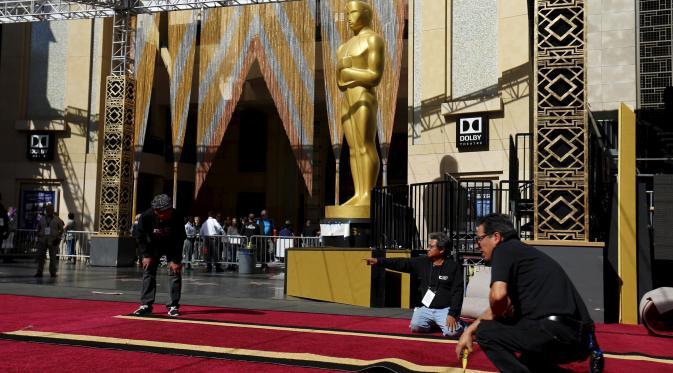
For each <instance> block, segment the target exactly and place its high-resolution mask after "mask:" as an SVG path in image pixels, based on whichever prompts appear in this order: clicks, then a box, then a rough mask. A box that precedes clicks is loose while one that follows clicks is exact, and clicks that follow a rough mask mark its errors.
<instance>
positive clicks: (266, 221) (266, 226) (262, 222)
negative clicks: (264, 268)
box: [257, 210, 275, 265]
mask: <svg viewBox="0 0 673 373" xmlns="http://www.w3.org/2000/svg"><path fill="white" fill-rule="evenodd" d="M257 225H258V226H259V231H260V234H261V235H262V236H265V237H264V238H263V241H264V243H263V244H262V245H263V247H262V248H257V250H260V251H263V252H262V254H263V255H264V257H263V258H261V259H262V263H264V262H266V260H265V259H268V260H272V259H273V258H272V256H273V251H274V250H273V237H272V236H275V233H274V225H273V220H271V219H270V218H269V216H268V215H267V214H266V210H262V211H261V212H260V213H259V219H258V220H257ZM264 248H266V251H265V252H264ZM262 265H264V264H262Z"/></svg>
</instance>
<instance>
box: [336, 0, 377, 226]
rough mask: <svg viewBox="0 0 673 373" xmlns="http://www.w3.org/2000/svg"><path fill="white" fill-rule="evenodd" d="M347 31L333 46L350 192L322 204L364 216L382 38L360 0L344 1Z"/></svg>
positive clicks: (372, 178) (373, 174) (371, 176)
mask: <svg viewBox="0 0 673 373" xmlns="http://www.w3.org/2000/svg"><path fill="white" fill-rule="evenodd" d="M346 15H347V19H348V27H349V28H350V29H351V30H352V31H353V34H354V35H353V37H352V38H350V39H349V40H348V41H346V42H345V43H344V44H342V45H341V46H339V49H337V56H336V57H337V78H338V80H339V81H338V86H339V89H340V90H341V91H342V92H344V95H345V98H346V99H345V102H344V103H343V104H342V106H341V124H342V126H343V130H344V135H345V136H346V142H347V143H348V147H349V149H350V153H349V157H350V166H351V174H352V175H353V186H354V187H355V195H354V196H353V197H352V198H351V199H349V200H348V201H347V202H345V203H343V204H342V205H340V206H327V207H326V208H325V217H326V218H368V217H369V206H370V191H371V189H372V188H373V187H374V185H375V184H376V180H377V179H378V176H379V156H378V153H377V151H376V110H377V108H378V103H377V101H376V93H375V91H374V89H375V87H376V86H377V85H378V84H379V81H380V80H381V76H382V75H383V65H384V43H383V38H381V36H380V35H378V34H376V33H375V32H374V31H373V30H372V28H371V21H372V8H371V6H370V5H369V4H367V3H365V2H362V1H350V2H348V3H347V5H346Z"/></svg>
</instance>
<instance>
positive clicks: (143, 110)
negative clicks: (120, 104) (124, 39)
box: [132, 13, 160, 214]
mask: <svg viewBox="0 0 673 373" xmlns="http://www.w3.org/2000/svg"><path fill="white" fill-rule="evenodd" d="M159 17H160V15H159V14H158V13H157V14H139V15H138V16H137V18H136V40H135V79H136V106H135V126H134V133H133V145H134V155H133V202H132V203H133V206H132V213H133V214H135V213H136V196H137V195H138V193H137V191H138V173H139V172H140V158H141V154H142V151H143V145H144V144H145V132H147V118H148V116H149V111H150V100H151V98H152V83H154V63H155V61H156V56H157V50H158V47H159Z"/></svg>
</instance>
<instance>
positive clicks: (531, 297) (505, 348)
mask: <svg viewBox="0 0 673 373" xmlns="http://www.w3.org/2000/svg"><path fill="white" fill-rule="evenodd" d="M478 224H479V225H478V227H477V232H476V234H477V237H476V240H477V245H478V247H479V249H480V250H481V252H482V256H483V258H484V259H485V260H486V261H487V262H490V263H491V289H490V293H489V304H490V307H489V308H488V309H487V310H486V311H485V312H484V313H483V314H482V315H481V316H480V317H479V318H478V319H477V320H476V321H475V322H474V323H473V324H472V325H470V327H468V328H467V329H466V330H465V332H464V333H463V335H462V336H461V338H460V340H459V342H458V344H457V346H456V354H457V355H458V356H459V357H460V356H461V355H462V354H463V353H464V350H468V351H472V343H473V342H474V341H475V337H476V342H477V343H478V344H479V346H480V347H481V349H482V350H484V352H485V353H486V355H487V356H488V358H489V359H490V360H491V361H492V362H493V364H494V365H495V366H496V367H497V368H498V369H499V370H500V371H502V372H554V371H558V370H559V368H558V365H559V364H564V363H569V362H572V361H581V360H585V359H587V357H589V355H590V353H591V349H592V347H590V346H591V345H592V344H593V345H594V346H595V348H597V343H596V342H595V336H594V334H593V321H592V320H591V317H590V316H589V312H588V311H587V308H586V306H585V305H584V302H583V301H582V299H581V298H580V296H579V294H578V292H577V290H576V289H575V286H574V285H573V284H572V282H571V281H570V279H569V278H568V275H567V274H566V273H565V271H564V270H563V268H561V266H560V265H559V264H558V263H557V262H556V261H554V260H553V259H552V258H551V257H549V256H547V255H546V254H544V253H543V252H541V251H540V250H538V249H536V248H534V247H531V246H528V245H526V244H524V243H522V242H521V241H520V240H519V238H518V235H517V232H516V230H515V229H514V226H513V225H512V222H511V221H510V220H509V217H508V216H506V215H500V214H491V215H488V216H486V217H484V218H482V219H481V220H480V221H479V223H478ZM517 354H518V357H517ZM592 371H593V369H592Z"/></svg>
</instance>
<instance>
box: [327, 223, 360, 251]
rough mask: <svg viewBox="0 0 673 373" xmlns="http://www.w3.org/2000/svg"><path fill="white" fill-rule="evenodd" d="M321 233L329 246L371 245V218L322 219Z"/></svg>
mask: <svg viewBox="0 0 673 373" xmlns="http://www.w3.org/2000/svg"><path fill="white" fill-rule="evenodd" d="M320 235H321V236H322V238H323V243H324V244H325V246H327V247H360V248H364V247H367V248H368V247H369V245H370V238H371V225H370V223H369V219H356V218H325V219H321V220H320Z"/></svg>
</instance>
